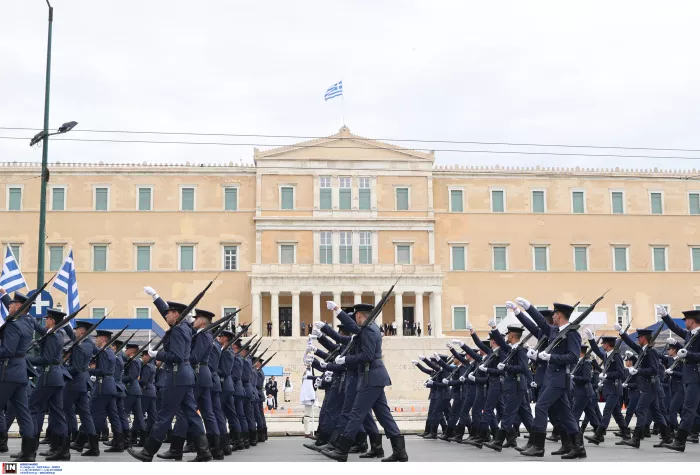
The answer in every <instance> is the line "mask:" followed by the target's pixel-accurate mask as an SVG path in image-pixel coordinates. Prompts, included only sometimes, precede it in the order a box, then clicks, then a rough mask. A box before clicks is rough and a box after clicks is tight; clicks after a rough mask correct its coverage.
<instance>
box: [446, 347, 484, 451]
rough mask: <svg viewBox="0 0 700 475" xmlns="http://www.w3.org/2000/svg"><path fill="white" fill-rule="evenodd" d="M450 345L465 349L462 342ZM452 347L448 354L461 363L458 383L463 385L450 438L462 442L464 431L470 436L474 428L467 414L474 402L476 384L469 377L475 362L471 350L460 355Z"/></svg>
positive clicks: (475, 364)
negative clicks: (457, 420) (461, 399)
mask: <svg viewBox="0 0 700 475" xmlns="http://www.w3.org/2000/svg"><path fill="white" fill-rule="evenodd" d="M452 345H454V346H458V347H460V348H461V347H463V346H464V347H466V345H464V342H463V341H461V340H457V339H455V340H452ZM454 346H453V347H452V348H450V352H451V353H452V355H453V356H454V357H455V359H457V360H458V361H460V362H461V363H462V368H464V372H463V373H462V372H460V375H459V381H461V382H462V383H463V386H462V397H463V401H462V407H461V408H460V413H459V423H458V424H457V427H456V429H455V436H454V437H453V438H452V441H454V442H462V441H463V439H464V433H465V431H468V432H469V434H471V433H472V430H473V429H472V427H474V422H473V420H474V419H473V418H472V417H470V415H469V413H470V411H471V410H472V407H473V406H474V401H475V400H476V383H475V382H474V381H473V380H472V379H471V378H470V377H469V376H470V375H472V374H473V373H474V371H476V368H477V362H476V360H475V359H474V358H473V357H472V355H474V354H475V353H476V352H475V351H474V350H473V349H472V348H469V350H470V351H469V352H467V351H466V350H465V352H464V354H461V353H459V352H458V351H457V350H456V349H455V348H454ZM477 356H478V355H477ZM473 417H474V418H477V415H476V414H474V415H473Z"/></svg>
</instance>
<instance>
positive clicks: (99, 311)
mask: <svg viewBox="0 0 700 475" xmlns="http://www.w3.org/2000/svg"><path fill="white" fill-rule="evenodd" d="M151 308H152V307H134V313H133V318H139V319H150V318H151ZM236 310H237V308H236V307H222V309H221V317H223V316H225V315H227V314H229V313H233V312H235V311H236ZM105 315H107V308H105V307H91V308H90V318H95V319H98V318H102V317H104V316H105ZM122 318H126V317H122ZM234 318H235V317H234Z"/></svg>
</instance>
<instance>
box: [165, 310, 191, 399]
mask: <svg viewBox="0 0 700 475" xmlns="http://www.w3.org/2000/svg"><path fill="white" fill-rule="evenodd" d="M184 323H185V324H184V325H183V323H180V324H178V325H175V326H174V327H171V328H170V333H169V334H168V335H167V336H165V342H164V343H163V348H162V349H161V350H160V351H159V352H158V354H157V355H156V360H158V361H162V362H163V366H164V367H165V385H166V386H194V371H193V370H192V366H191V365H190V349H191V346H192V330H191V327H190V326H189V325H188V324H187V323H186V322H184Z"/></svg>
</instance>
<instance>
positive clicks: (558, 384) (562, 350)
mask: <svg viewBox="0 0 700 475" xmlns="http://www.w3.org/2000/svg"><path fill="white" fill-rule="evenodd" d="M528 312H531V315H532V319H533V320H534V321H535V323H537V326H539V327H540V329H541V330H542V333H541V334H542V336H546V337H547V339H548V340H549V341H550V342H552V341H554V339H555V338H556V337H557V335H558V334H559V332H560V331H561V330H563V328H561V329H560V328H559V327H557V326H554V325H550V324H549V323H547V320H545V318H544V317H543V316H542V314H541V313H540V312H539V311H538V310H537V308H535V307H534V306H531V307H530V309H529V310H528ZM543 349H544V348H543ZM580 353H581V335H580V334H579V333H578V332H577V331H569V332H567V333H566V337H565V338H564V341H562V342H561V343H560V344H559V345H557V346H556V347H554V348H553V349H552V351H551V353H550V354H551V358H550V359H549V361H548V363H547V370H546V371H545V373H544V380H543V381H542V385H543V386H545V387H546V386H549V387H552V388H558V389H567V390H568V389H569V386H570V384H571V382H570V381H569V374H568V373H569V369H570V368H569V367H570V366H573V365H575V364H576V362H577V361H578V358H579V354H580Z"/></svg>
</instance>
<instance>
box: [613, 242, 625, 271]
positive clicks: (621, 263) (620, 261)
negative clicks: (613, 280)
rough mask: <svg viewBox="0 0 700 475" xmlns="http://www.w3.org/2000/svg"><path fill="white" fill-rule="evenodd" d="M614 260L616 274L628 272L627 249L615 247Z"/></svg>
mask: <svg viewBox="0 0 700 475" xmlns="http://www.w3.org/2000/svg"><path fill="white" fill-rule="evenodd" d="M613 259H614V260H615V272H627V248H626V247H614V248H613Z"/></svg>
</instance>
